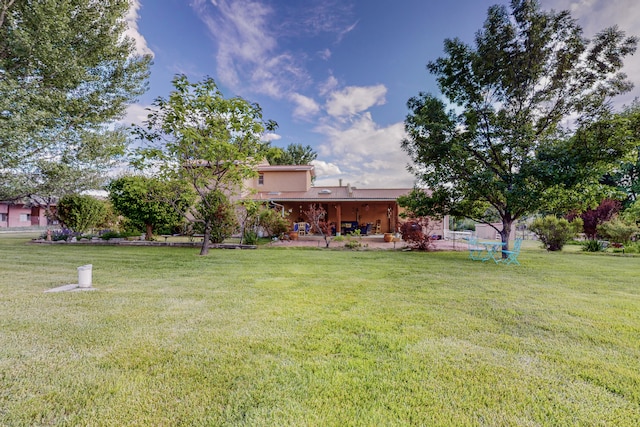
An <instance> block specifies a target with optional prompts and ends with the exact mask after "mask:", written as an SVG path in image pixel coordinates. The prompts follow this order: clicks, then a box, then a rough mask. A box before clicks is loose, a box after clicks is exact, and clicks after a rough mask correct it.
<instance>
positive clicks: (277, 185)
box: [242, 164, 446, 236]
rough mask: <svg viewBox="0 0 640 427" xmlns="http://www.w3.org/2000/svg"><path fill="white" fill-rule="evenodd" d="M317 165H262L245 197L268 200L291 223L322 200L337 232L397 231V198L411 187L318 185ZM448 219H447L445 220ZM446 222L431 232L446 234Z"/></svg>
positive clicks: (293, 226)
mask: <svg viewBox="0 0 640 427" xmlns="http://www.w3.org/2000/svg"><path fill="white" fill-rule="evenodd" d="M313 176H314V167H313V165H296V166H275V165H274V166H271V165H268V164H262V165H260V166H258V175H257V176H256V177H255V178H253V179H251V180H249V181H247V182H245V187H246V188H248V189H249V191H247V192H245V193H244V194H243V196H242V197H243V198H250V199H253V200H256V201H264V202H268V203H270V204H271V205H272V206H274V207H276V208H279V209H281V211H282V212H283V213H284V214H285V217H286V218H287V219H288V220H289V222H290V224H291V229H292V230H293V229H294V228H295V227H296V224H299V223H304V222H306V221H307V218H306V217H305V214H304V211H306V210H308V209H309V206H310V205H311V204H319V205H321V206H322V207H323V208H324V210H325V211H326V212H327V218H326V221H327V222H329V223H333V224H334V225H335V233H336V234H345V233H348V232H351V231H354V230H356V229H360V230H361V233H362V234H381V233H395V232H397V231H398V227H399V224H400V221H401V218H400V216H399V214H400V212H401V210H400V209H401V208H400V207H399V206H398V202H397V198H398V197H399V196H402V195H406V194H408V193H409V192H410V191H411V190H412V189H411V188H386V189H380V188H378V189H375V188H356V187H353V186H351V185H350V184H348V183H347V184H344V185H343V183H342V180H340V182H339V183H338V185H337V186H314V185H313V179H312V178H313ZM444 223H446V221H444ZM444 223H441V222H438V223H434V224H433V225H434V227H433V228H432V230H430V232H432V233H433V234H436V235H439V236H444V234H445V233H444Z"/></svg>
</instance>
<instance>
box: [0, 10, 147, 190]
mask: <svg viewBox="0 0 640 427" xmlns="http://www.w3.org/2000/svg"><path fill="white" fill-rule="evenodd" d="M128 11H129V0H103V1H96V0H69V1H59V0H38V1H24V0H0V150H1V152H2V156H0V200H14V199H19V198H24V197H29V196H31V195H36V194H37V195H39V196H41V197H42V198H48V197H51V196H61V195H62V194H64V193H66V192H69V191H72V192H77V191H81V190H84V189H89V188H99V187H100V184H102V182H101V181H102V180H103V178H104V173H103V172H104V170H106V169H108V168H109V167H111V164H112V160H113V159H114V156H117V155H119V154H122V153H123V152H124V148H125V142H126V134H125V132H123V131H122V130H121V129H117V128H115V127H114V122H115V120H117V119H119V118H121V117H122V116H123V115H124V112H125V109H126V107H127V105H128V104H129V103H130V102H132V101H133V100H134V99H135V98H136V97H137V96H138V95H140V94H141V93H143V91H144V90H145V89H146V78H147V75H148V67H149V62H150V58H149V57H146V56H141V55H137V54H136V53H135V46H134V41H133V40H132V39H131V38H128V37H126V36H125V31H126V30H127V23H126V21H125V17H126V15H127V13H128Z"/></svg>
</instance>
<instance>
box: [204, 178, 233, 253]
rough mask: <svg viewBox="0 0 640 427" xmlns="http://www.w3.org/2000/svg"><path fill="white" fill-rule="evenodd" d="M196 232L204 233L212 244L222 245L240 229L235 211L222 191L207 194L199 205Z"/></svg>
mask: <svg viewBox="0 0 640 427" xmlns="http://www.w3.org/2000/svg"><path fill="white" fill-rule="evenodd" d="M194 215H195V216H194V220H195V221H196V224H195V227H194V230H196V232H197V231H201V232H202V233H204V235H205V237H207V238H208V239H209V240H208V241H210V242H211V243H222V242H224V240H225V239H227V238H229V237H231V235H232V234H233V233H234V232H236V230H237V229H238V221H237V218H236V214H235V210H234V208H233V206H232V205H231V203H230V202H229V199H228V198H227V196H226V195H225V194H224V193H223V192H222V191H220V190H217V191H211V192H209V193H207V194H206V195H205V196H204V198H203V199H202V200H200V201H199V202H198V203H197V207H196V209H195V212H194Z"/></svg>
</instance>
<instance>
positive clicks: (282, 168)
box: [258, 164, 315, 176]
mask: <svg viewBox="0 0 640 427" xmlns="http://www.w3.org/2000/svg"><path fill="white" fill-rule="evenodd" d="M292 171H294V172H295V171H310V172H311V176H314V175H315V168H314V167H313V165H273V166H272V165H268V164H261V165H258V172H292Z"/></svg>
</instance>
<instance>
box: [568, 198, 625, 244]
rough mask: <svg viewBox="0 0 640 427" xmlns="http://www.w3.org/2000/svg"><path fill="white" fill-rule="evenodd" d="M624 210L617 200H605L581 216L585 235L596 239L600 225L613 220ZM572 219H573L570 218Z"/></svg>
mask: <svg viewBox="0 0 640 427" xmlns="http://www.w3.org/2000/svg"><path fill="white" fill-rule="evenodd" d="M621 208H622V205H621V204H620V202H618V201H617V200H612V199H605V200H603V201H602V202H601V203H600V205H598V207H597V208H595V209H590V210H588V211H585V212H583V213H582V214H580V218H582V222H583V229H584V233H585V234H586V235H587V237H588V238H590V239H595V238H596V237H597V233H598V225H600V224H602V223H603V222H606V221H609V220H611V219H612V218H613V217H614V216H615V215H616V214H617V213H618V212H619V211H620V209H621ZM570 219H571V218H570Z"/></svg>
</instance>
